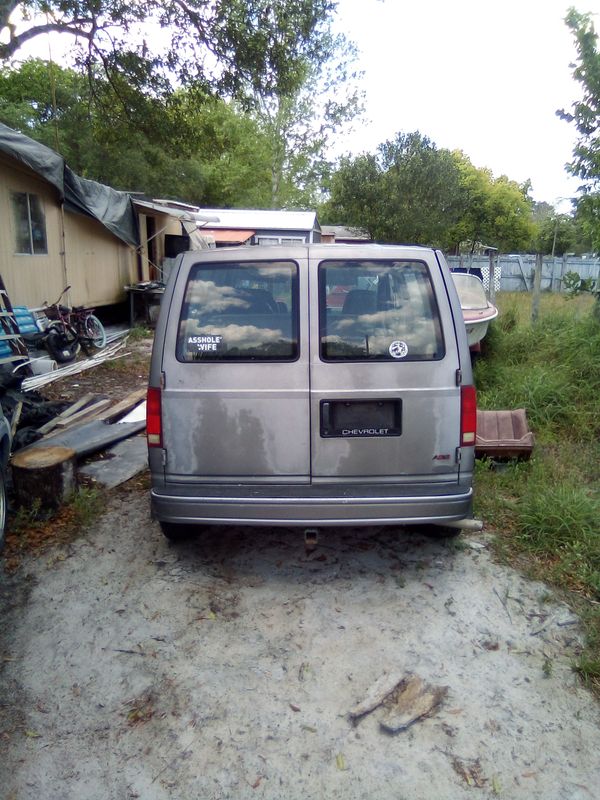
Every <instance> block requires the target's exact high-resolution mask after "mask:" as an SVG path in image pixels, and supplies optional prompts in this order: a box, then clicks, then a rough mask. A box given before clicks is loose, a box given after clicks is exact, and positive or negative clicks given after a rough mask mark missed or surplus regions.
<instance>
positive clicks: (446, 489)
mask: <svg viewBox="0 0 600 800" xmlns="http://www.w3.org/2000/svg"><path fill="white" fill-rule="evenodd" d="M284 488H285V487H281V486H279V487H277V490H278V491H277V494H276V495H275V493H274V492H273V494H271V495H268V494H267V493H266V492H265V488H263V487H261V490H260V491H259V492H257V491H256V487H250V486H248V487H240V486H239V485H238V486H235V487H219V490H220V494H219V495H218V496H217V495H216V493H215V490H214V489H215V487H209V486H204V487H196V488H195V489H194V490H193V491H191V487H189V486H186V487H181V489H179V490H178V489H177V488H169V489H167V490H165V489H164V488H157V487H154V488H153V489H152V490H151V505H152V513H153V516H154V517H155V518H157V519H159V520H161V521H162V522H173V523H184V524H185V523H195V524H215V525H273V526H285V527H288V526H337V525H404V524H407V525H408V524H418V523H444V522H450V521H454V520H460V519H464V518H465V517H470V516H471V513H472V498H473V490H472V488H471V487H470V486H468V487H465V486H464V485H463V486H457V485H456V484H453V485H452V486H448V485H445V486H443V487H440V486H439V485H438V486H435V485H434V486H432V485H421V486H420V487H419V489H421V491H414V490H415V489H416V488H417V487H412V488H413V491H412V492H410V491H408V489H409V487H406V486H405V487H402V489H403V494H402V495H401V496H400V495H399V494H398V493H397V491H398V489H397V487H396V491H395V492H394V490H393V487H390V485H385V486H381V487H377V486H369V487H368V488H367V487H361V488H362V489H363V492H361V491H360V489H359V490H358V491H357V486H356V485H354V486H352V487H351V491H350V490H349V487H345V486H339V485H337V486H331V487H327V488H328V490H329V492H328V493H327V494H325V493H324V492H323V491H321V492H319V494H318V495H316V494H314V495H311V493H310V487H308V486H307V487H302V489H303V490H304V491H301V490H300V487H298V486H294V487H292V486H290V487H289V489H290V493H291V494H292V495H293V496H284V492H282V491H281V490H282V489H284ZM203 489H204V490H205V491H202V490H203ZM378 489H380V491H378ZM206 490H208V491H206ZM229 490H231V491H229ZM299 490H300V491H299Z"/></svg>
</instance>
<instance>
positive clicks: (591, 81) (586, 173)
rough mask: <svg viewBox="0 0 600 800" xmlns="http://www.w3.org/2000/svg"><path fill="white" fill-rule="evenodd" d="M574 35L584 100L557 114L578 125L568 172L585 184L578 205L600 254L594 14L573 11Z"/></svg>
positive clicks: (599, 57) (598, 54)
mask: <svg viewBox="0 0 600 800" xmlns="http://www.w3.org/2000/svg"><path fill="white" fill-rule="evenodd" d="M565 22H566V24H567V26H568V27H569V28H570V30H571V31H572V33H573V36H574V38H575V45H576V49H577V62H576V63H575V64H573V65H572V67H573V77H574V78H575V80H576V81H578V83H579V84H580V85H581V88H582V90H583V96H582V98H581V100H579V101H577V102H576V103H573V105H572V108H571V111H565V110H564V109H560V110H558V111H557V112H556V113H557V114H558V116H560V117H561V118H562V119H564V120H566V121H567V122H570V123H574V124H575V127H576V129H577V133H578V139H577V142H576V144H575V148H574V150H573V160H572V161H571V162H570V163H568V164H567V165H566V168H567V170H568V172H570V173H571V174H572V175H575V176H576V177H578V178H580V179H581V181H582V185H581V190H582V192H583V197H582V198H581V199H580V200H578V201H577V216H578V217H579V219H580V221H581V222H582V225H583V228H584V230H585V231H586V234H587V235H588V236H589V237H590V239H591V243H592V247H593V249H594V250H596V251H597V250H600V51H599V50H598V36H597V34H596V31H595V28H594V24H593V22H592V16H591V14H581V13H579V12H578V11H576V10H575V9H574V8H570V9H569V11H568V13H567V16H566V17H565Z"/></svg>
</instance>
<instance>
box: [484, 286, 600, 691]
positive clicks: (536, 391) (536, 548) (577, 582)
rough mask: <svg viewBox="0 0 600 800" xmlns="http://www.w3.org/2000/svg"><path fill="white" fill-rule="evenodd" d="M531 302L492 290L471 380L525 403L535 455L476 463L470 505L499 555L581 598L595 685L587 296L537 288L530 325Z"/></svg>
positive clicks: (594, 375) (595, 344)
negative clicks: (493, 305)
mask: <svg viewBox="0 0 600 800" xmlns="http://www.w3.org/2000/svg"><path fill="white" fill-rule="evenodd" d="M530 302H531V298H530V296H529V295H527V294H521V295H514V294H510V295H509V294H504V295H499V297H498V305H499V308H500V317H499V318H498V320H497V322H496V323H495V325H494V326H493V329H492V330H490V332H489V333H488V336H487V337H486V339H485V346H486V350H485V354H484V357H483V358H481V359H480V360H479V361H478V363H477V364H476V366H475V382H476V385H477V388H478V402H479V406H480V407H481V408H484V409H485V408H487V409H503V408H525V410H526V412H527V417H528V420H529V423H530V426H531V428H532V430H533V431H534V434H535V437H536V446H535V452H534V456H533V458H532V459H531V460H530V461H528V462H520V463H519V462H516V463H512V464H509V465H507V466H505V467H504V469H503V470H502V471H498V470H497V469H495V467H494V464H492V463H491V462H479V463H478V465H477V469H476V510H477V513H479V514H481V515H482V516H483V517H484V519H486V522H487V523H488V524H489V525H491V526H492V527H494V528H495V529H496V530H497V531H498V534H499V536H498V546H499V548H500V549H501V550H502V552H503V553H504V554H505V555H507V556H508V557H509V558H512V557H513V556H516V555H518V556H519V557H520V558H523V557H525V558H526V559H527V560H528V563H529V565H530V567H531V568H532V570H533V571H534V572H535V574H536V575H537V576H539V577H542V578H545V579H546V580H549V581H552V582H554V583H555V584H556V585H557V586H559V587H561V588H563V589H565V590H567V591H570V592H574V593H576V594H573V595H571V597H572V598H573V597H574V598H576V599H577V598H579V601H578V602H583V603H584V608H583V616H584V619H585V620H586V622H587V625H588V644H589V646H588V650H587V651H586V653H585V654H584V656H583V657H582V659H581V661H580V663H579V665H578V668H579V670H580V671H581V673H582V674H583V676H584V677H585V678H586V679H587V680H588V681H590V682H591V683H592V684H593V685H594V686H595V688H596V689H598V690H599V691H600V607H599V605H598V601H600V400H599V398H600V321H599V320H598V319H597V318H596V317H595V316H594V314H593V313H592V306H593V302H592V301H591V299H590V298H578V299H577V300H576V301H570V300H567V299H566V298H564V297H561V296H558V295H543V296H542V302H541V307H540V316H539V318H538V321H537V322H536V323H535V324H532V323H531V321H530ZM581 598H584V599H583V600H581ZM578 610H582V609H581V608H579V609H578Z"/></svg>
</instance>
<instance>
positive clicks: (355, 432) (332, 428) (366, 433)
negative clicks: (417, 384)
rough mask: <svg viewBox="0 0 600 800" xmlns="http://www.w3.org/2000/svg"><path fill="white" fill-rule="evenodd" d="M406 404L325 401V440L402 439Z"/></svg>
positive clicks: (322, 424) (323, 427) (399, 401)
mask: <svg viewBox="0 0 600 800" xmlns="http://www.w3.org/2000/svg"><path fill="white" fill-rule="evenodd" d="M401 434H402V400H400V399H391V400H390V399H388V398H386V399H382V400H322V401H321V436H322V437H323V438H325V439H327V438H333V437H338V438H339V437H341V438H344V439H348V438H357V437H358V438H364V437H378V438H380V437H382V436H400V435H401Z"/></svg>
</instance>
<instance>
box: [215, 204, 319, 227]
mask: <svg viewBox="0 0 600 800" xmlns="http://www.w3.org/2000/svg"><path fill="white" fill-rule="evenodd" d="M199 213H200V214H206V215H210V216H212V215H215V216H217V217H218V218H219V222H218V223H213V222H211V228H228V229H234V228H236V229H237V228H241V229H244V230H249V229H251V228H254V229H255V230H265V229H267V230H284V231H311V230H313V229H316V230H320V228H319V224H318V222H317V215H316V213H315V212H314V211H277V210H272V209H250V208H200V209H199Z"/></svg>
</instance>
